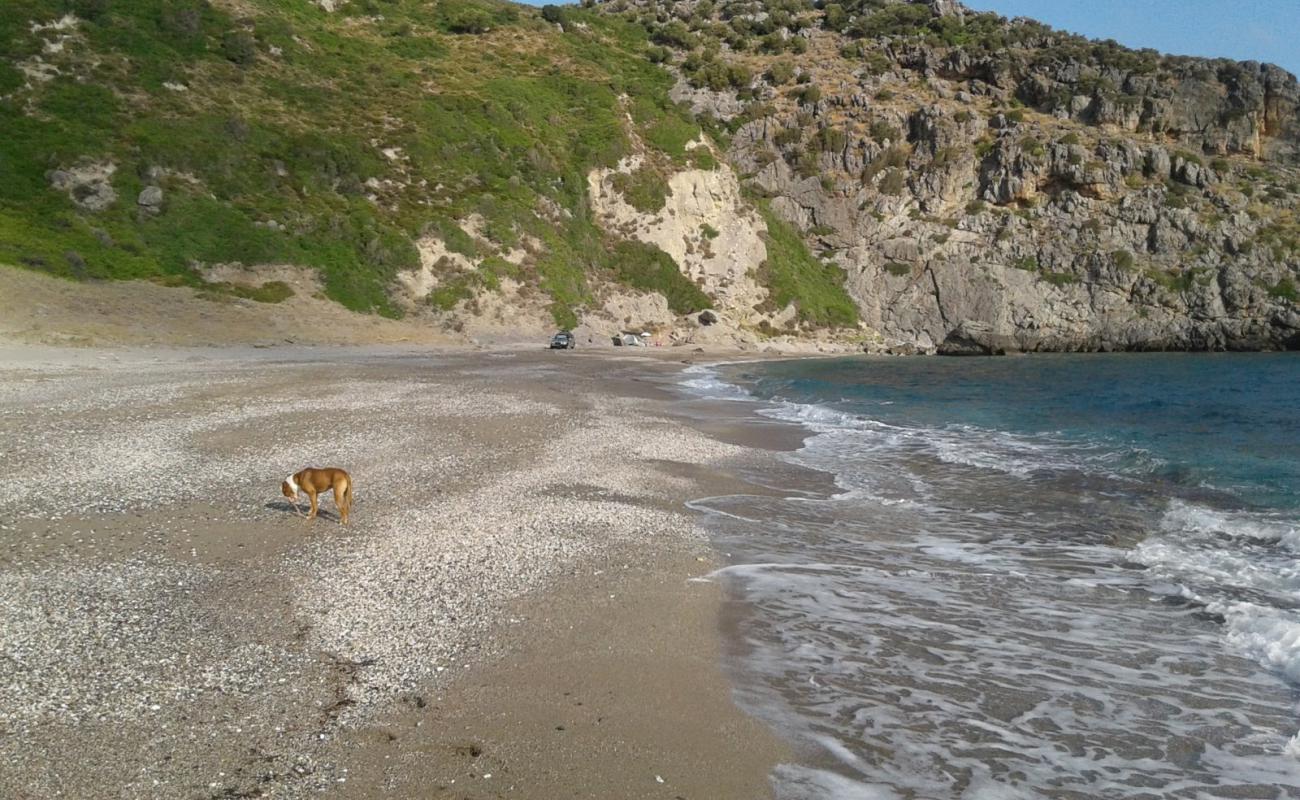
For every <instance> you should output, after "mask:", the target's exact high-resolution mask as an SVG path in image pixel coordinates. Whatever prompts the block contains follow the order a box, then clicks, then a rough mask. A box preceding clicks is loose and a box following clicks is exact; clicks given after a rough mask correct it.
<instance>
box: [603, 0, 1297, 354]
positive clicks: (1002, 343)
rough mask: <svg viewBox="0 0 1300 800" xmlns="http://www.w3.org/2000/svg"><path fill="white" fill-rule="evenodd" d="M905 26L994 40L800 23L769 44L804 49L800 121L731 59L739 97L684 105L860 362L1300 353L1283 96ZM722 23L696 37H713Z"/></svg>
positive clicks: (1290, 111)
mask: <svg viewBox="0 0 1300 800" xmlns="http://www.w3.org/2000/svg"><path fill="white" fill-rule="evenodd" d="M906 2H909V0H897V2H896V3H894V4H893V5H897V4H901V3H906ZM910 3H911V5H913V6H925V7H926V8H927V9H928V11H929V13H930V14H931V15H932V16H933V17H935V18H938V19H943V22H942V23H939V22H935V23H934V24H932V25H931V26H930V27H928V28H925V30H930V31H933V30H937V29H939V28H943V29H945V30H953V29H954V28H953V27H952V26H961V25H966V24H967V23H968V22H978V23H979V24H978V25H975V26H973V27H972V28H969V29H968V30H975V31H980V30H982V31H988V30H989V29H990V26H993V27H997V28H998V33H997V36H996V37H994V38H993V39H992V40H990V42H988V43H982V42H981V43H969V44H951V45H945V44H940V43H938V38H939V37H935V36H933V35H926V34H925V33H924V31H922V32H921V33H918V34H916V35H910V34H909V33H908V32H907V29H906V28H899V27H898V26H897V25H895V23H894V22H887V23H882V24H887V25H895V27H893V28H890V29H889V32H888V33H885V34H882V35H881V36H880V38H879V39H877V40H874V41H873V40H870V39H863V38H861V37H857V36H850V35H845V33H846V32H849V31H850V28H851V26H853V25H855V24H858V22H861V20H858V22H855V21H854V20H853V19H848V18H846V19H845V20H844V21H843V22H842V23H841V24H842V26H843V27H841V28H840V29H836V28H835V27H833V24H834V23H833V22H832V20H831V19H830V17H829V15H828V16H826V17H825V18H824V19H823V18H819V17H818V16H817V15H813V16H812V17H810V18H809V19H808V20H806V21H805V24H804V25H802V26H799V28H798V30H797V31H795V30H790V31H785V33H786V34H790V35H794V34H795V33H797V34H798V35H799V36H801V37H803V38H804V39H805V40H806V41H807V43H808V47H807V53H808V57H806V58H794V59H793V61H794V63H795V64H796V65H797V69H798V72H797V73H796V74H797V75H798V76H799V82H800V83H801V84H810V85H812V86H815V87H816V88H817V89H818V92H817V93H816V95H815V96H816V99H815V100H811V101H810V100H808V98H809V97H810V96H812V95H810V94H809V93H808V92H807V91H806V90H805V89H804V88H801V87H800V86H798V85H795V86H793V87H792V86H791V85H789V84H788V83H787V84H782V83H780V82H775V81H772V80H770V79H769V78H767V77H764V76H766V75H768V74H769V72H768V71H763V68H762V65H761V64H760V65H757V66H756V65H755V64H754V58H755V57H748V56H747V61H746V66H747V67H748V68H749V69H751V71H752V72H753V74H754V75H755V76H756V77H755V78H754V79H753V81H752V82H751V85H750V86H749V87H748V89H747V91H746V92H742V93H739V94H738V93H736V92H729V93H726V95H725V97H722V96H718V97H716V98H714V99H713V100H710V99H709V98H710V96H711V95H710V93H708V92H700V91H698V90H692V89H691V88H690V85H689V81H687V80H686V79H685V78H683V80H682V81H681V82H680V83H679V87H680V89H681V98H682V99H684V100H686V99H687V98H689V102H691V103H692V104H693V107H695V108H696V111H697V113H700V114H702V115H706V116H711V117H713V118H715V119H719V120H733V122H732V123H731V126H730V129H731V135H730V138H729V140H728V148H727V152H726V158H727V160H728V161H729V162H730V163H731V164H732V165H733V167H734V168H735V170H736V172H737V173H738V174H739V175H740V176H741V178H742V180H743V181H745V182H747V184H748V185H749V187H751V188H752V189H753V190H754V191H755V192H756V193H758V194H760V195H762V196H764V197H765V198H767V199H766V202H768V203H769V204H770V207H771V209H772V211H773V212H774V213H776V214H777V215H778V216H780V217H781V218H783V219H784V220H786V221H788V222H790V223H792V224H793V225H795V226H796V227H797V228H798V229H799V230H800V231H802V232H803V234H804V238H805V241H806V242H807V244H808V245H809V247H810V249H812V250H813V251H814V252H815V253H816V254H817V255H818V256H820V257H821V258H824V259H830V260H833V261H835V262H836V263H838V264H839V265H840V266H841V267H842V268H843V269H844V270H845V272H846V274H847V280H846V286H847V288H848V290H849V292H850V294H851V295H852V296H853V298H854V299H855V300H856V302H857V303H858V306H859V309H860V312H861V315H862V319H863V322H864V324H865V325H866V326H868V327H870V328H872V329H874V330H875V331H876V332H877V333H878V334H879V341H878V342H876V345H875V346H877V347H878V348H880V349H884V350H887V351H890V352H929V353H933V352H941V353H953V354H958V353H963V354H965V353H970V354H975V353H978V354H992V353H1010V352H1032V351H1045V350H1149V349H1189V350H1206V349H1209V350H1220V349H1260V348H1265V349H1267V348H1295V347H1297V346H1300V329H1298V328H1297V321H1298V320H1300V305H1297V292H1298V291H1300V289H1298V288H1297V287H1300V84H1297V82H1296V79H1295V78H1294V76H1291V75H1290V74H1288V73H1286V72H1285V71H1283V70H1281V69H1279V68H1277V67H1274V66H1271V65H1263V64H1258V63H1254V62H1240V63H1238V62H1231V61H1226V60H1206V59H1195V58H1183V57H1172V56H1161V55H1159V54H1157V53H1154V52H1152V51H1132V50H1126V49H1124V48H1122V47H1119V46H1117V45H1114V43H1105V42H1101V43H1098V42H1088V41H1086V40H1083V39H1080V38H1078V37H1072V36H1070V35H1067V34H1061V33H1057V32H1054V31H1051V30H1050V29H1048V28H1046V27H1045V26H1041V25H1038V24H1037V23H1033V22H1032V21H1025V20H1011V21H1008V20H998V19H995V18H990V17H987V16H984V15H980V14H977V13H976V12H973V11H971V10H969V9H966V8H964V7H963V6H962V5H961V4H960V3H958V2H953V1H952V0H910ZM658 6H659V7H665V8H666V10H668V11H670V12H672V13H673V14H676V15H677V16H678V17H680V18H683V19H689V18H691V14H692V13H693V12H692V11H691V10H690V9H693V8H694V6H693V5H691V4H688V3H686V2H668V3H667V4H666V6H665V4H664V3H662V2H660V3H659V4H658ZM881 6H882V4H874V5H873V6H872V8H876V9H878V8H880V7H881ZM729 7H730V3H728V2H727V0H720V2H719V3H718V4H716V6H715V7H714V10H713V11H712V12H711V13H713V14H715V15H716V17H717V21H718V22H725V21H726V20H727V19H728V17H727V14H728V13H729V12H728V8H729ZM837 13H838V12H837ZM856 13H860V14H876V13H880V14H881V15H882V17H881V18H882V19H885V18H888V19H889V20H899V19H907V20H912V19H914V18H916V16H917V15H916V14H914V13H906V14H904V13H898V14H894V13H893V12H892V11H891V10H886V11H879V12H878V11H875V10H870V9H868V10H866V11H860V12H856ZM947 18H951V19H947ZM918 25H920V23H918ZM922 27H924V26H922ZM858 30H861V29H860V28H859V29H858ZM983 35H984V34H979V33H976V34H974V35H973V36H971V37H969V38H970V39H978V38H979V37H980V36H983ZM959 39H960V37H954V39H953V41H958V40H959ZM747 52H748V51H747ZM837 53H838V54H839V56H838V57H837V56H836V55H835V54H837ZM859 56H860V57H861V58H859ZM756 57H757V58H761V56H756ZM782 58H790V57H789V56H784V55H774V56H772V57H771V61H772V62H773V63H776V62H778V61H780V60H781V59H782ZM863 60H865V61H866V62H867V65H866V66H864V64H863ZM715 94H716V93H715ZM741 97H747V98H748V99H746V100H741V99H740V98H741ZM737 103H739V104H740V106H741V107H740V108H737ZM683 180H684V181H685V180H696V179H683ZM681 190H682V191H684V192H687V193H688V194H690V193H694V192H697V191H700V189H699V188H697V187H692V186H688V185H685V184H683V185H682V186H681ZM676 191H677V190H676V189H675V190H674V198H676V197H677V195H676ZM706 194H707V191H706ZM681 218H682V219H686V218H688V217H681ZM622 224H632V225H637V224H638V223H635V222H633V221H631V220H630V219H624V220H622ZM662 225H663V223H662V222H661V221H660V222H655V223H654V224H653V225H651V226H649V227H645V226H642V228H641V230H642V231H643V232H642V233H641V234H639V235H645V236H651V237H652V238H655V237H658V236H659V234H651V233H650V231H651V230H657V231H663V230H666V229H664V228H663V227H662ZM655 226H660V227H655ZM679 235H680V231H676V232H675V233H673V234H672V235H671V236H667V237H666V238H665V244H664V245H663V246H664V247H665V249H667V244H668V243H667V238H672V237H673V236H679Z"/></svg>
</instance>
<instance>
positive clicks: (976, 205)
mask: <svg viewBox="0 0 1300 800" xmlns="http://www.w3.org/2000/svg"><path fill="white" fill-rule="evenodd" d="M987 210H988V205H987V204H986V203H985V202H984V201H983V200H972V201H970V202H969V203H967V204H966V213H967V214H983V213H984V212H985V211H987Z"/></svg>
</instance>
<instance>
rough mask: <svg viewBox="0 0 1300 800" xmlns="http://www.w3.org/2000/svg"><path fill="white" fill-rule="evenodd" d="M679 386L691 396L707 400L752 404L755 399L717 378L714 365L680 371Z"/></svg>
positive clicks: (693, 366)
mask: <svg viewBox="0 0 1300 800" xmlns="http://www.w3.org/2000/svg"><path fill="white" fill-rule="evenodd" d="M682 375H683V377H682V379H681V381H679V384H678V385H680V386H681V387H682V388H683V389H686V390H687V391H688V392H690V393H691V394H693V395H695V396H697V397H702V398H706V399H709V400H734V401H737V402H754V400H755V397H754V396H753V395H751V394H750V393H749V392H746V391H745V390H744V389H742V388H740V387H739V386H737V385H735V384H734V383H729V382H727V381H724V380H722V379H721V378H720V377H718V370H717V366H716V365H712V364H694V365H692V366H689V367H687V368H686V369H684V370H682Z"/></svg>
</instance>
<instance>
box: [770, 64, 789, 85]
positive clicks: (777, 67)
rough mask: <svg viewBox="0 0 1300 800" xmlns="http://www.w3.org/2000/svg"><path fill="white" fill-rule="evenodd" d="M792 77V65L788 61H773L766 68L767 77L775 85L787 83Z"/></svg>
mask: <svg viewBox="0 0 1300 800" xmlns="http://www.w3.org/2000/svg"><path fill="white" fill-rule="evenodd" d="M793 78H794V65H793V64H791V63H790V62H789V61H774V62H772V66H770V67H768V68H767V79H768V81H770V82H771V83H772V84H773V85H775V86H781V85H782V84H786V83H789V82H790V81H791V80H792V79H793Z"/></svg>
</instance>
